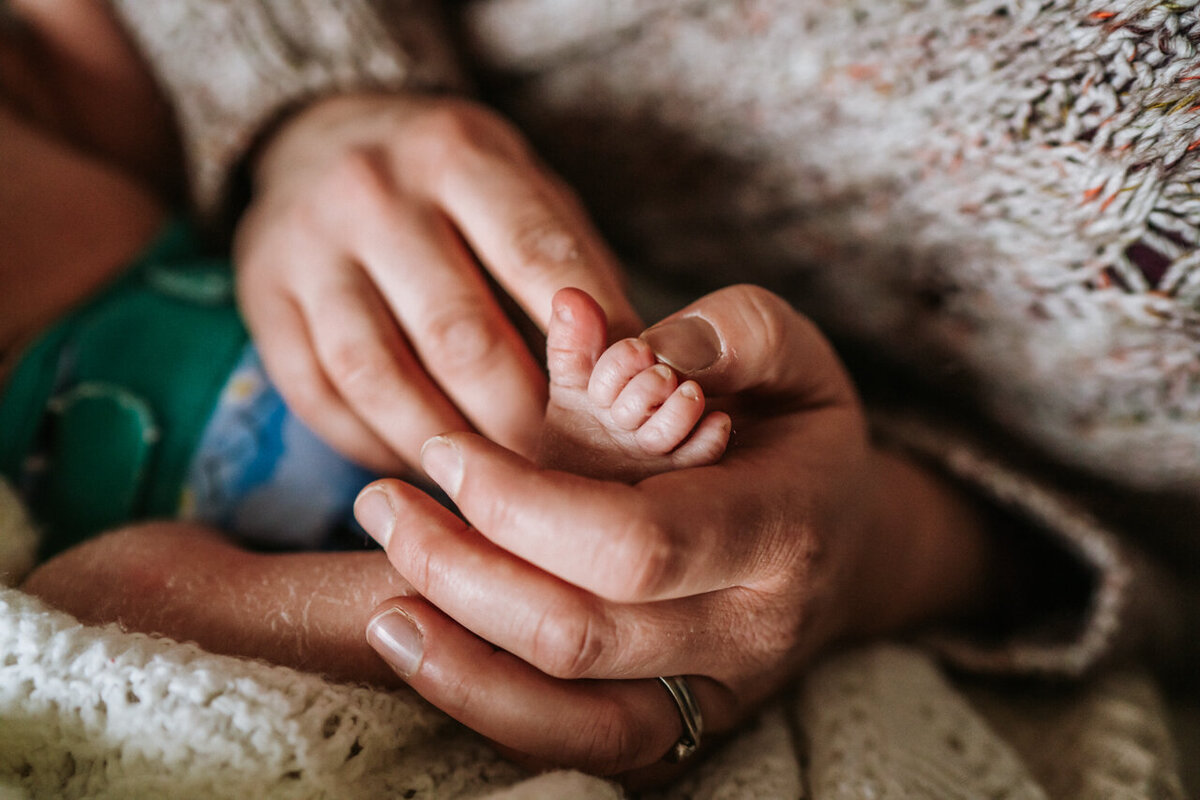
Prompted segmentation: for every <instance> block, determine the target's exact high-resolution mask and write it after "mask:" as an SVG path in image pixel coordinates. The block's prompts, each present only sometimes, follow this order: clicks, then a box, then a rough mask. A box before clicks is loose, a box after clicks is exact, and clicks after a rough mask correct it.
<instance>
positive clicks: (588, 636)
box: [357, 287, 985, 774]
mask: <svg viewBox="0 0 1200 800" xmlns="http://www.w3.org/2000/svg"><path fill="white" fill-rule="evenodd" d="M644 338H645V339H646V340H647V341H648V342H649V343H650V344H651V346H652V347H653V348H654V349H655V351H656V352H657V353H658V355H659V356H660V357H661V358H663V359H664V360H666V361H668V362H669V363H671V364H672V365H673V366H674V367H675V368H676V369H677V370H678V371H680V372H683V373H686V374H687V375H688V376H689V377H692V378H694V379H696V380H697V381H699V382H700V383H701V385H702V386H703V388H704V391H705V395H706V396H708V397H714V396H721V395H725V396H727V397H728V398H729V399H730V400H736V401H737V407H736V408H735V409H734V410H733V418H734V426H735V438H734V441H733V444H732V445H731V447H730V449H729V451H728V452H727V453H726V455H725V457H724V458H723V459H722V461H721V462H720V463H719V464H717V465H714V466H710V467H703V468H698V469H690V470H683V471H679V472H673V473H666V474H662V475H658V476H655V477H651V478H648V479H646V480H644V481H642V482H641V483H638V484H637V485H634V486H628V485H622V484H616V483H606V482H601V481H595V480H590V479H586V478H581V477H577V476H574V475H570V474H565V473H561V472H555V471H553V470H547V469H542V468H539V467H537V466H535V465H533V464H531V463H529V462H528V461H526V460H525V459H523V458H521V457H519V456H517V455H515V454H513V453H510V452H508V451H506V450H504V449H503V448H501V447H499V446H497V445H495V444H492V443H490V442H488V441H486V440H485V439H483V438H481V437H479V436H474V435H469V434H452V435H448V436H441V437H437V438H435V439H433V440H431V441H430V442H429V443H428V444H427V445H426V447H425V450H424V453H423V464H424V466H425V469H426V471H427V472H428V473H429V474H430V475H431V476H432V477H433V479H434V480H436V481H437V482H438V483H439V484H440V485H441V486H442V488H443V489H445V490H446V491H447V492H448V493H449V495H450V496H451V497H453V498H454V500H455V502H456V503H457V504H458V506H459V508H460V509H461V511H462V512H463V514H464V515H465V517H466V518H467V520H469V521H470V524H469V525H468V524H467V523H464V522H463V521H461V520H460V519H458V518H457V517H455V516H454V515H452V514H450V513H449V512H448V511H446V510H444V509H442V508H441V507H440V506H438V505H437V504H436V503H435V502H433V501H432V500H430V499H429V498H427V497H425V496H424V495H423V494H421V493H420V492H419V491H417V490H416V489H414V488H412V487H410V486H406V485H404V484H401V483H400V482H398V481H381V482H377V483H375V484H373V485H372V486H371V487H368V489H366V490H365V491H364V493H363V494H362V495H361V496H360V497H359V501H358V507H357V512H358V517H359V520H360V521H361V522H362V523H363V525H364V526H365V527H366V528H367V530H368V531H369V532H370V533H371V534H372V535H373V536H374V537H375V538H376V539H377V540H378V541H379V542H381V543H382V544H383V545H384V547H385V548H386V551H387V554H388V557H389V559H390V561H391V563H392V564H393V565H394V566H395V567H396V569H397V570H398V571H399V573H400V574H401V575H402V576H404V577H405V578H406V579H407V580H408V581H410V582H411V583H412V585H413V586H414V588H415V589H416V591H417V592H418V593H419V594H420V595H421V597H409V598H397V599H395V600H392V601H389V602H387V603H385V604H383V605H382V606H380V608H379V609H378V613H377V614H376V616H375V617H374V619H373V621H372V624H371V626H370V628H369V631H368V638H369V640H370V641H371V642H372V644H373V645H374V646H375V647H376V649H377V650H378V651H379V652H380V653H381V655H383V657H384V658H385V659H386V660H388V661H389V663H391V664H392V666H393V668H395V669H396V671H397V672H398V673H399V674H400V675H401V676H402V677H404V678H405V679H406V680H407V681H408V682H409V683H410V684H411V685H412V686H413V687H414V688H415V689H416V690H417V691H418V692H420V693H421V694H422V695H424V696H425V698H426V699H428V700H430V701H431V702H433V703H434V704H435V705H437V706H439V707H441V708H442V709H444V710H445V711H447V712H448V713H449V714H450V715H452V716H454V717H456V718H458V719H459V720H461V721H462V722H464V723H465V724H467V725H469V726H470V727H472V728H474V729H476V730H477V731H479V732H481V733H483V734H484V735H485V736H488V737H490V738H492V739H494V740H495V741H497V742H498V743H500V744H501V745H502V746H504V747H506V748H508V749H510V750H512V751H516V752H518V753H522V754H525V755H526V756H528V757H532V758H534V759H537V760H540V761H545V762H551V763H555V764H566V765H571V766H576V767H581V768H583V769H586V770H589V771H592V772H598V773H604V774H613V773H628V772H629V771H631V770H639V769H641V768H644V767H647V766H648V765H652V764H655V762H657V761H658V760H659V759H660V758H661V757H662V756H663V754H664V753H666V752H667V751H668V749H669V748H671V746H672V745H673V743H674V742H675V741H676V740H677V739H678V738H679V736H680V733H681V723H680V717H679V714H678V712H677V710H676V708H675V706H674V703H673V701H672V700H671V699H670V698H669V697H668V695H667V693H666V692H665V691H664V689H663V687H662V686H661V685H660V684H659V683H658V682H656V681H652V680H646V679H648V678H651V677H652V676H659V675H687V676H689V681H690V684H691V687H692V690H693V692H694V693H695V695H696V696H697V698H698V700H699V705H700V707H701V709H702V712H703V715H704V720H705V728H706V730H707V731H708V732H710V733H720V732H723V731H728V730H730V729H731V728H732V727H733V726H735V725H736V724H737V723H738V722H739V721H740V720H741V719H743V718H744V717H745V716H746V715H747V714H748V713H750V712H751V711H752V710H753V709H754V708H755V707H756V706H757V705H758V704H760V703H761V702H762V701H763V700H764V699H765V698H766V697H767V696H768V695H769V694H770V693H772V692H774V691H775V690H777V689H778V688H779V687H780V686H781V685H782V684H783V683H784V682H785V681H786V680H788V679H789V677H791V676H792V675H794V674H795V672H796V671H797V670H798V669H799V668H800V667H801V666H802V665H803V664H804V663H805V662H806V661H807V660H809V659H810V658H811V657H812V655H813V654H814V653H816V652H817V651H818V650H819V649H821V648H822V647H824V646H826V645H827V644H829V643H830V642H832V641H835V640H838V639H842V638H845V637H851V636H861V635H868V634H871V633H875V632H878V631H883V630H892V629H895V628H899V627H902V626H904V625H907V624H909V623H912V622H915V621H918V620H924V619H928V618H931V617H935V616H938V615H941V614H946V613H949V612H950V610H951V609H959V608H965V607H967V605H968V604H967V603H966V600H967V599H970V598H972V597H973V593H974V592H975V591H977V588H976V586H977V584H976V581H977V578H978V574H979V572H980V571H981V570H982V569H983V564H984V560H985V555H984V553H983V544H982V533H981V530H980V528H979V527H978V526H977V520H976V519H975V517H974V515H973V511H972V510H971V509H970V508H969V507H968V506H966V505H965V503H963V502H962V501H960V500H959V499H958V498H957V497H956V496H954V495H953V494H952V493H951V492H950V491H949V490H948V489H947V488H945V487H943V486H941V485H940V484H939V483H937V482H936V480H935V479H933V478H932V477H931V476H929V475H927V474H925V473H923V472H921V471H919V470H918V469H917V468H915V467H913V466H912V465H910V464H909V463H907V462H905V461H902V460H900V459H897V458H894V457H891V456H887V455H885V454H883V453H880V452H878V451H876V450H874V449H873V448H872V447H871V446H870V445H869V444H868V441H867V437H866V432H865V425H864V421H863V416H862V413H861V411H860V408H859V404H858V401H857V400H856V397H855V394H854V392H853V390H852V387H851V385H850V383H849V381H848V379H847V377H846V375H845V374H844V372H843V370H842V369H841V367H840V365H839V362H838V360H837V359H836V357H835V356H834V354H833V352H832V350H831V349H830V348H829V346H828V345H827V344H826V342H825V341H824V340H823V339H822V338H821V336H820V335H819V334H818V333H817V331H816V330H815V328H814V327H813V326H812V325H811V323H809V322H808V321H807V320H805V319H804V318H802V317H801V316H799V315H798V314H796V313H795V312H793V311H792V310H791V309H790V308H789V307H788V306H787V305H786V304H785V303H784V302H783V301H781V300H779V299H778V298H776V297H775V296H773V295H770V294H768V293H766V292H765V291H762V290H758V289H753V288H747V287H734V288H732V289H728V290H724V291H722V292H718V293H716V294H714V295H711V296H709V297H707V298H704V299H702V300H701V301H699V302H697V303H696V304H693V305H692V306H691V307H689V308H688V309H685V310H684V311H682V312H680V314H678V315H676V316H674V317H672V318H670V319H668V320H667V321H665V322H664V323H662V324H660V325H658V326H656V327H655V328H652V329H651V330H650V331H648V332H647V333H646V334H644ZM422 598H424V599H422ZM578 679H589V680H578Z"/></svg>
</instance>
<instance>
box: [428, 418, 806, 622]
mask: <svg viewBox="0 0 1200 800" xmlns="http://www.w3.org/2000/svg"><path fill="white" fill-rule="evenodd" d="M421 463H422V466H424V468H425V471H426V473H427V474H428V475H429V476H430V478H432V479H433V480H434V481H435V482H437V483H438V484H439V485H440V486H441V487H442V489H443V490H445V491H446V492H447V493H448V494H449V495H450V496H451V497H452V498H453V499H454V501H455V502H456V503H457V505H458V507H459V509H460V510H461V511H462V513H463V514H464V515H465V516H466V518H467V519H468V520H470V521H471V523H472V524H473V525H474V526H475V528H476V529H478V530H479V531H480V532H481V533H482V534H483V535H485V536H486V537H487V538H488V539H490V540H491V541H492V542H494V543H495V544H497V545H499V546H500V547H501V548H503V549H504V550H507V551H508V552H510V553H513V554H514V555H517V556H519V557H520V558H522V559H525V560H526V561H529V562H530V563H532V564H534V565H535V566H537V567H539V568H540V569H543V570H545V571H547V572H550V573H552V574H554V575H557V576H558V577H559V578H562V579H563V580H565V581H567V582H569V583H572V584H574V585H576V586H579V587H582V588H584V589H587V590H588V591H590V592H594V593H596V594H598V595H600V596H601V597H604V598H607V599H609V600H614V601H617V602H648V601H653V600H664V599H670V598H676V597H686V596H690V595H694V594H702V593H705V592H709V591H713V590H717V589H723V588H727V587H729V586H733V585H737V584H738V583H740V582H742V581H746V580H750V579H752V578H753V577H754V576H756V575H757V574H758V573H759V572H760V568H761V563H760V561H761V555H762V554H761V543H760V542H758V541H756V540H755V537H745V536H731V535H730V532H737V531H743V530H745V529H746V526H747V525H752V524H754V523H755V522H756V521H757V520H755V519H752V518H751V515H752V514H757V513H759V512H758V511H757V510H756V509H755V508H754V506H752V505H751V503H758V505H761V503H760V502H759V501H758V500H756V499H755V498H760V497H761V496H763V494H762V493H763V492H770V491H774V490H775V488H776V487H774V486H767V485H766V484H765V483H764V482H763V481H759V483H758V484H757V485H756V486H755V487H754V491H753V497H750V498H749V501H750V502H749V503H748V502H742V500H744V499H745V498H741V495H743V494H745V492H743V491H742V487H741V486H738V485H728V484H729V474H728V472H727V470H726V469H725V468H724V467H721V466H714V467H704V468H701V469H695V470H686V471H681V472H676V473H671V474H672V475H678V476H680V478H681V479H680V480H679V481H677V482H676V483H675V484H673V485H672V487H671V492H670V493H669V494H666V495H664V494H662V493H659V492H655V491H647V490H646V489H644V488H642V486H640V485H639V486H627V485H624V484H619V483H612V482H607V481H599V480H593V479H589V478H583V477H580V476H577V475H572V474H569V473H565V472H557V471H554V470H543V469H540V468H538V467H536V466H534V465H533V464H531V463H530V462H529V461H526V460H525V459H523V458H521V457H519V456H517V455H515V454H513V453H511V452H509V451H507V450H505V449H503V448H501V447H499V446H498V445H496V444H494V443H492V442H489V441H487V440H486V439H483V438H482V437H480V436H475V435H471V434H459V433H454V434H448V435H445V436H438V437H435V438H434V439H431V440H430V441H429V442H428V443H427V444H426V445H425V449H424V450H423V452H422V461H421ZM715 487H719V491H716V492H715V491H714V488H715ZM793 488H794V487H793ZM714 494H717V495H719V496H720V497H721V498H722V502H719V503H714V502H713V497H714ZM767 496H769V495H767ZM730 497H734V498H741V499H740V500H738V499H735V500H734V501H729V498H730ZM769 513H772V514H775V515H778V514H779V513H782V511H774V512H769ZM775 527H778V525H775Z"/></svg>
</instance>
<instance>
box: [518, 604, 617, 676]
mask: <svg viewBox="0 0 1200 800" xmlns="http://www.w3.org/2000/svg"><path fill="white" fill-rule="evenodd" d="M604 627H605V626H603V625H602V624H600V623H599V622H597V621H596V620H595V618H594V617H593V615H591V614H587V613H562V611H561V609H557V610H555V609H552V610H548V611H545V612H544V613H542V614H541V616H540V617H539V618H538V620H537V623H536V625H535V626H534V634H533V652H532V660H533V663H534V664H535V665H537V667H538V668H539V669H541V670H542V671H543V672H545V673H546V674H548V675H551V676H553V677H555V678H562V679H564V680H575V679H578V678H586V677H589V676H590V675H592V674H593V673H594V671H595V668H596V666H597V664H598V662H599V660H600V657H601V656H602V655H603V653H604V652H605V649H606V642H607V640H608V637H607V636H606V635H605V634H604V633H603V632H602V631H603V628H604Z"/></svg>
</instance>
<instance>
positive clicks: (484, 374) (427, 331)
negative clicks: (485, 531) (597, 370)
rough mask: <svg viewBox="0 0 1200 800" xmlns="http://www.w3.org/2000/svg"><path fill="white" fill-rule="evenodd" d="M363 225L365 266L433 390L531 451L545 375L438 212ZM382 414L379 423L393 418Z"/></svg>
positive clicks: (486, 430) (497, 436)
mask: <svg viewBox="0 0 1200 800" xmlns="http://www.w3.org/2000/svg"><path fill="white" fill-rule="evenodd" d="M364 227H365V228H366V231H365V232H364V235H363V236H362V239H361V242H360V243H359V245H358V247H359V253H360V256H361V259H362V262H363V264H364V268H365V269H366V270H367V271H368V272H369V273H370V275H371V278H372V280H373V282H374V283H375V285H376V286H377V287H378V288H379V290H380V291H381V292H382V294H383V296H384V297H385V298H386V300H387V302H388V304H389V306H390V307H391V309H392V312H393V313H394V314H395V317H396V318H397V319H398V320H399V322H400V324H401V325H402V326H403V328H404V332H405V334H406V336H407V338H408V341H409V342H410V343H411V345H412V347H413V349H414V350H415V352H416V355H417V356H418V357H419V358H420V361H421V365H420V366H421V368H423V371H424V372H425V373H427V374H428V375H429V377H430V378H431V379H432V382H431V383H432V384H433V385H436V391H438V392H439V393H440V394H442V395H444V396H445V397H446V398H448V400H449V402H451V403H452V404H453V405H454V406H455V407H456V408H457V409H458V411H459V412H460V413H461V414H462V415H463V416H465V417H466V418H467V419H468V420H470V421H471V422H472V423H473V424H474V426H475V428H476V429H477V430H479V431H480V432H482V433H483V434H484V435H486V436H488V437H489V438H491V439H493V440H494V441H497V442H500V443H501V444H503V445H504V446H505V447H509V448H511V449H513V450H515V451H517V452H520V453H526V454H532V453H533V452H534V449H535V447H536V444H537V438H538V434H539V432H540V430H541V422H542V415H543V413H544V411H545V407H546V377H545V374H544V373H543V372H542V369H541V367H540V366H539V364H538V361H537V360H536V359H535V358H534V356H533V355H532V354H531V353H530V352H529V348H528V346H527V345H526V344H525V342H524V341H523V340H522V338H521V336H520V334H519V333H518V332H517V330H516V328H515V327H514V326H513V324H512V323H511V322H509V320H508V319H507V317H506V316H505V314H504V312H503V311H502V310H501V308H500V305H499V303H498V302H497V301H496V298H495V297H494V295H493V291H492V289H491V288H490V287H489V286H488V285H487V283H486V282H485V281H484V279H483V276H482V275H481V274H480V273H479V270H478V268H477V267H476V266H475V263H474V262H473V260H472V259H471V256H470V254H469V253H468V252H467V251H466V249H465V247H464V245H463V243H462V241H461V240H460V239H459V237H458V235H457V234H456V233H455V232H454V230H453V228H452V227H451V226H450V224H449V223H448V222H447V221H446V219H445V218H444V217H443V216H442V215H441V214H440V213H438V212H437V211H436V210H435V209H425V210H423V211H420V210H418V211H413V210H409V211H406V212H404V213H394V214H379V215H377V216H376V217H375V218H373V219H372V221H370V222H369V223H367V224H366V225H365V226H364ZM378 411H379V413H380V414H381V416H380V417H379V419H381V420H388V419H391V418H392V417H394V416H395V413H396V411H395V409H394V408H392V409H383V408H381V409H378ZM455 429H458V430H461V428H440V429H431V428H427V429H425V432H426V434H427V435H428V436H432V435H434V434H437V433H442V432H443V431H446V430H455Z"/></svg>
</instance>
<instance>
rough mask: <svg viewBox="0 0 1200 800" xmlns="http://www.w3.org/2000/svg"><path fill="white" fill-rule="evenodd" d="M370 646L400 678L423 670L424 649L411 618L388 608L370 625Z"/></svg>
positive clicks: (418, 631) (369, 623) (373, 618)
mask: <svg viewBox="0 0 1200 800" xmlns="http://www.w3.org/2000/svg"><path fill="white" fill-rule="evenodd" d="M367 644H369V645H371V647H373V648H375V652H376V653H379V655H381V656H382V657H383V660H384V661H386V662H388V664H390V665H391V667H392V669H394V670H395V671H396V674H398V675H399V676H400V677H401V678H411V677H412V676H413V675H416V674H417V670H419V669H420V668H421V658H422V657H423V655H424V652H425V647H424V643H423V642H422V641H421V631H420V630H419V629H418V628H417V624H416V623H415V622H413V619H412V617H410V616H408V614H405V613H404V612H403V611H401V610H400V609H398V608H389V609H388V610H387V611H383V612H380V613H379V614H376V615H375V616H374V617H372V618H371V621H370V622H368V623H367Z"/></svg>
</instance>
